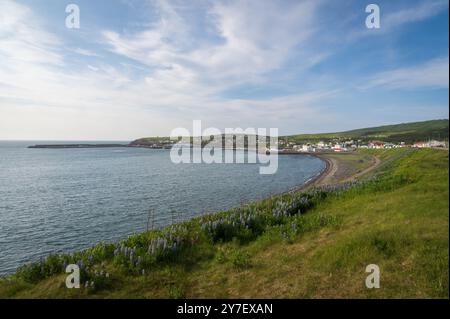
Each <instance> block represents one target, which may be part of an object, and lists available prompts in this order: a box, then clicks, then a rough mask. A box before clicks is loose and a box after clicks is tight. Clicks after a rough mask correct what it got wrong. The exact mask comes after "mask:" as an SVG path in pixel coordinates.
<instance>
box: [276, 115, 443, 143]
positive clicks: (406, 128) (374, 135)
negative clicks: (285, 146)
mask: <svg viewBox="0 0 450 319" xmlns="http://www.w3.org/2000/svg"><path fill="white" fill-rule="evenodd" d="M448 131H449V120H448V119H445V120H432V121H424V122H413V123H402V124H396V125H384V126H378V127H369V128H362V129H357V130H351V131H346V132H336V133H321V134H299V135H291V136H285V137H283V138H285V139H288V140H289V141H295V142H306V141H311V142H315V141H319V140H323V141H329V140H333V139H347V138H352V139H360V140H363V141H368V140H381V141H385V142H393V143H399V142H405V143H414V142H418V141H425V140H428V139H439V140H442V139H446V140H447V139H448Z"/></svg>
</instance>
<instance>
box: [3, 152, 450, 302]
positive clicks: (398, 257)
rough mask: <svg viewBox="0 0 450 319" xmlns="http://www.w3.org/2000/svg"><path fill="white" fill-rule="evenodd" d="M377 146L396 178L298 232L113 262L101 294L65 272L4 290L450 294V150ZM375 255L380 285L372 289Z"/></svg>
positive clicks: (347, 196) (134, 294) (315, 214)
mask: <svg viewBox="0 0 450 319" xmlns="http://www.w3.org/2000/svg"><path fill="white" fill-rule="evenodd" d="M370 153H375V154H376V155H378V156H380V157H381V158H382V159H383V160H384V163H386V164H384V165H383V166H381V170H382V172H381V173H380V172H378V174H382V175H383V176H389V177H394V178H389V179H386V181H385V182H383V183H382V184H376V185H375V186H374V187H368V188H356V189H352V190H350V191H347V192H346V193H344V194H340V195H339V196H338V195H333V196H330V197H328V198H327V199H325V200H324V201H322V202H321V203H320V204H319V205H317V206H316V207H314V208H313V209H312V210H311V211H309V212H308V213H307V214H305V215H302V216H300V218H301V220H302V223H303V224H304V227H303V228H302V229H303V230H302V231H301V232H299V234H298V235H295V236H292V237H289V238H286V237H285V236H283V235H282V232H280V231H279V229H278V228H277V227H273V228H269V229H268V230H267V232H266V233H264V234H263V235H261V236H259V237H257V238H256V239H255V240H253V241H250V242H249V243H246V244H240V243H238V242H228V243H224V244H215V245H210V244H206V243H205V244H201V245H199V246H196V250H195V252H190V253H189V254H186V255H185V256H184V257H183V258H182V259H181V261H180V262H177V263H175V264H173V263H170V262H169V263H166V264H162V265H160V266H157V267H155V268H154V269H153V270H152V271H151V272H148V273H147V275H146V276H132V275H125V274H124V273H122V272H120V271H118V270H117V269H116V268H115V267H114V266H113V265H112V264H110V263H107V264H106V265H105V267H106V269H108V270H109V271H111V272H112V273H113V276H112V278H114V282H113V283H112V285H111V286H109V287H108V288H107V289H103V290H100V291H95V292H88V291H86V290H85V289H81V290H68V289H65V288H63V284H62V283H63V281H64V275H59V276H53V277H51V278H48V279H45V280H43V281H40V282H39V283H37V284H28V283H24V282H23V281H21V280H17V281H16V280H12V281H4V282H3V283H0V297H12V298H21V297H22V298H23V297H25V298H26V297H44V298H48V297H50V298H55V297H75V298H78V297H114V298H142V297H146V298H154V297H226V298H231V297H288V298H303V297H306V298H317V297H319V298H321V297H332V298H339V297H363V298H366V297H368V298H379V297H381V298H389V297H432V298H443V297H445V298H448V266H449V263H448V247H449V242H448V241H449V237H448V231H449V226H448V217H449V207H448V190H449V181H448V167H449V166H448V152H445V151H433V150H418V151H410V150H386V151H372V152H370ZM397 177H398V178H397ZM396 181H401V182H400V183H399V182H396ZM265 204H266V203H265V202H263V203H261V205H265ZM371 263H375V264H378V265H379V266H380V268H381V288H380V289H375V290H369V289H366V288H365V285H364V280H365V277H366V275H367V274H366V273H365V267H366V265H368V264H371Z"/></svg>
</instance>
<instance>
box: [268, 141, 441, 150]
mask: <svg viewBox="0 0 450 319" xmlns="http://www.w3.org/2000/svg"><path fill="white" fill-rule="evenodd" d="M404 147H409V148H442V149H448V141H438V140H428V141H422V142H416V143H413V144H407V143H405V142H400V143H388V142H383V141H370V142H364V141H363V140H353V139H347V140H340V139H335V140H332V141H329V142H324V141H319V142H317V143H313V142H311V143H308V142H304V143H298V142H292V141H288V140H286V139H283V138H280V140H279V143H278V147H277V148H271V150H270V151H272V152H276V151H278V152H280V153H292V152H296V153H318V152H336V153H342V152H353V151H355V150H357V149H393V148H404Z"/></svg>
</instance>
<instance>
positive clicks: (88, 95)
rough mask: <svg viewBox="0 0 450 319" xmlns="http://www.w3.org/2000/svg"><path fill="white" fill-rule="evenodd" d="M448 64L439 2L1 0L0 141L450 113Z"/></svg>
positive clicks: (321, 128)
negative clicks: (372, 14)
mask: <svg viewBox="0 0 450 319" xmlns="http://www.w3.org/2000/svg"><path fill="white" fill-rule="evenodd" d="M70 3H74V4H77V5H78V6H79V8H80V19H81V28H80V29H68V28H66V26H65V19H66V16H67V13H66V12H65V8H66V6H67V5H68V4H70ZM369 3H376V4H378V5H379V7H380V10H381V28H380V29H367V28H366V26H365V19H366V16H367V13H366V12H365V7H366V5H368V4H369ZM448 66H449V58H448V1H446V0H428V1H413V0H407V1H401V0H395V1H392V0H391V1H376V2H375V1H373V2H371V1H361V0H354V1H350V0H342V1H331V0H330V1H325V0H314V1H298V0H295V1H257V0H255V1H162V0H161V1H150V0H139V1H138V0H135V1H133V0H118V1H109V0H95V1H92V0H78V1H75V0H72V1H61V0H19V1H10V0H2V1H1V2H0V139H72V140H74V139H86V140H89V139H93V140H100V139H105V140H106V139H109V140H129V139H134V138H137V137H141V136H151V135H160V136H161V135H167V134H169V133H170V131H171V130H172V129H174V128H176V127H186V128H188V129H189V128H191V126H192V121H193V120H202V121H203V124H204V127H205V128H206V127H207V126H214V127H217V128H219V129H221V130H223V129H224V128H226V127H242V128H247V127H254V128H258V127H265V128H270V127H277V128H279V131H280V134H294V133H306V132H329V131H339V130H347V129H353V128H359V127H367V126H375V125H381V124H394V123H399V122H409V121H420V120H427V119H438V118H448V99H449V80H448V78H449V75H448Z"/></svg>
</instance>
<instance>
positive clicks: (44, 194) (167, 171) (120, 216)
mask: <svg viewBox="0 0 450 319" xmlns="http://www.w3.org/2000/svg"><path fill="white" fill-rule="evenodd" d="M39 143H41V144H42V143H48V142H39ZM32 144H38V142H35V141H33V142H0V275H4V274H8V273H11V272H13V271H14V270H15V269H16V268H17V267H18V266H20V265H22V264H24V263H28V262H31V261H36V260H39V258H40V257H45V256H47V255H48V254H50V253H56V252H72V251H75V250H80V249H84V248H88V247H90V246H92V245H94V244H96V243H98V242H100V241H107V242H110V241H117V240H120V239H123V238H126V237H127V236H128V235H130V234H133V233H136V232H140V231H143V230H145V229H146V227H147V216H148V210H149V209H154V211H155V222H156V224H157V225H158V226H164V225H167V224H170V223H171V221H172V216H173V215H174V214H171V213H170V212H171V211H177V212H179V213H180V214H181V216H182V218H184V219H188V218H191V217H193V216H198V215H200V214H203V213H206V212H214V211H218V210H224V209H228V208H231V207H234V206H238V205H239V204H240V203H242V202H248V201H252V200H257V199H261V198H263V197H266V196H268V195H272V194H277V193H282V192H285V191H288V190H290V189H292V188H293V187H296V186H299V185H301V184H303V183H304V182H305V181H307V180H308V179H310V178H311V177H313V176H315V175H317V174H318V173H320V171H322V170H323V169H324V167H325V164H324V163H323V162H322V161H321V160H319V159H317V158H315V157H312V156H280V157H279V168H278V172H277V173H276V174H274V175H260V174H259V164H211V165H207V164H180V165H175V164H173V163H172V162H171V160H170V151H167V150H149V149H139V148H107V149H59V150H51V149H27V148H26V146H28V145H32ZM236 156H244V154H243V153H242V152H241V153H237V154H236Z"/></svg>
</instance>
